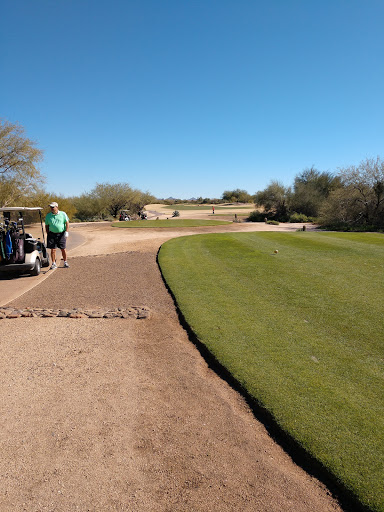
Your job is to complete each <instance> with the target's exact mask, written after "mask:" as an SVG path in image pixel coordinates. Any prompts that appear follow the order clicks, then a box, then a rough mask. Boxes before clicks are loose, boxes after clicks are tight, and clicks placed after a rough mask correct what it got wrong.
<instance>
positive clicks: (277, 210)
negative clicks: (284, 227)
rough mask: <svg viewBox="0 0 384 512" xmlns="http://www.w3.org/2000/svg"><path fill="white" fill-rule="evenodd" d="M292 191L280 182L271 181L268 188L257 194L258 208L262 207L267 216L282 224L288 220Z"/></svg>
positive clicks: (256, 202)
mask: <svg viewBox="0 0 384 512" xmlns="http://www.w3.org/2000/svg"><path fill="white" fill-rule="evenodd" d="M290 196H291V189H290V188H289V187H285V186H284V185H283V184H282V183H280V182H278V181H271V183H270V184H269V185H268V187H267V188H265V189H264V190H260V191H259V192H256V194H255V204H256V206H262V207H263V208H264V211H265V213H266V216H270V217H273V218H275V219H276V220H280V221H282V222H284V221H286V220H288V214H289V200H290Z"/></svg>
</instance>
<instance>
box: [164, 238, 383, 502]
mask: <svg viewBox="0 0 384 512" xmlns="http://www.w3.org/2000/svg"><path fill="white" fill-rule="evenodd" d="M275 250H277V251H278V252H277V253H275V252H274V251H275ZM159 263H160V266H161V269H162V272H163V275H164V277H165V279H166V281H167V283H168V284H169V286H170V288H171V289H172V292H173V293H174V295H175V297H176V300H177V303H178V305H179V307H180V309H181V311H182V312H183V314H184V316H185V318H186V320H187V321H188V323H189V325H190V326H191V328H192V329H193V330H194V332H195V333H196V335H197V337H198V338H199V339H200V340H201V341H202V342H203V343H204V344H205V345H206V346H207V347H208V348H209V350H210V351H211V352H212V353H213V354H214V355H215V356H216V358H217V359H218V360H219V361H220V362H221V363H222V364H223V365H224V366H225V367H226V368H227V369H228V370H229V371H230V372H231V373H232V374H233V375H234V377H235V378H236V379H237V380H238V381H239V382H240V383H241V384H242V385H243V386H245V388H246V389H247V390H248V391H249V392H250V393H251V395H253V396H254V397H255V398H256V399H257V400H258V401H259V402H260V403H261V404H262V405H263V406H265V407H266V408H267V409H268V410H269V411H270V412H271V413H272V415H273V416H274V418H275V419H276V421H277V422H278V423H279V425H280V426H281V427H282V428H283V429H284V430H285V431H287V432H289V433H290V434H291V435H292V436H294V438H295V439H296V440H297V441H298V442H299V443H300V444H301V445H302V446H303V448H304V449H305V450H307V451H308V452H309V453H310V454H312V455H313V456H314V457H316V458H317V459H318V460H319V461H321V463H322V464H323V465H324V466H325V467H326V468H327V469H328V470H329V471H330V472H331V473H333V474H334V475H335V478H336V479H338V480H339V481H340V482H342V484H343V485H344V486H345V487H346V488H347V489H349V490H350V491H351V492H353V493H354V494H355V495H356V496H357V497H358V499H359V500H360V501H361V502H362V503H364V504H365V505H367V506H368V507H370V509H371V510H375V511H384V483H383V474H384V321H383V318H384V306H383V304H384V235H381V234H372V233H365V234H358V233H353V234H349V233H348V234H347V233H305V232H301V233H298V232H297V233H271V232H262V233H231V234H218V235H196V236H193V237H182V238H177V239H173V240H170V241H169V242H167V243H166V244H164V245H163V246H162V248H161V250H160V253H159Z"/></svg>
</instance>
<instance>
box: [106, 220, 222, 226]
mask: <svg viewBox="0 0 384 512" xmlns="http://www.w3.org/2000/svg"><path fill="white" fill-rule="evenodd" d="M221 224H231V222H229V221H225V220H196V219H159V220H131V221H119V222H113V224H112V227H114V228H193V227H199V226H219V225H221Z"/></svg>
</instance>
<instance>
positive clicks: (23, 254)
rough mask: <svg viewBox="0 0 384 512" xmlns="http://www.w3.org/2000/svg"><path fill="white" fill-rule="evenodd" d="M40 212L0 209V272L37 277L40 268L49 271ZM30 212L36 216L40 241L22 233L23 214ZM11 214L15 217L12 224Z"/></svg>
mask: <svg viewBox="0 0 384 512" xmlns="http://www.w3.org/2000/svg"><path fill="white" fill-rule="evenodd" d="M41 210H42V208H38V207H36V208H26V207H23V206H20V207H19V206H10V207H8V208H0V272H9V273H15V274H25V273H29V274H30V275H32V276H38V275H39V274H40V270H41V267H49V255H48V252H47V249H46V245H45V235H44V226H43V220H42V216H41ZM34 211H38V212H39V216H40V224H41V232H42V235H43V241H41V239H40V238H37V239H36V238H34V237H33V236H32V235H31V234H29V233H26V232H25V229H24V219H23V213H25V212H34ZM1 214H2V215H1ZM12 214H13V215H16V216H17V220H16V221H12V220H11V216H12ZM1 216H2V217H3V218H2V219H1Z"/></svg>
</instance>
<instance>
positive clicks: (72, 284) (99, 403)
mask: <svg viewBox="0 0 384 512" xmlns="http://www.w3.org/2000/svg"><path fill="white" fill-rule="evenodd" d="M74 229H76V230H78V232H79V233H80V232H81V233H82V234H83V236H84V237H86V239H87V243H86V244H83V245H82V246H79V247H77V248H76V249H74V250H73V251H71V252H70V256H71V258H70V259H69V262H70V265H71V267H70V268H69V269H64V268H59V269H57V270H54V271H51V272H50V273H49V274H50V275H49V276H48V278H47V279H45V280H43V281H42V282H41V283H40V284H39V285H38V286H36V287H35V288H33V289H32V290H29V291H27V292H26V293H24V294H23V295H21V296H20V297H19V298H18V299H16V300H14V301H12V302H10V303H9V304H8V306H10V307H20V308H22V307H23V308H24V307H35V308H37V307H39V308H52V307H57V308H68V309H71V308H75V307H82V308H112V307H121V308H128V307H130V306H145V307H148V308H149V309H150V311H151V316H150V318H149V319H144V320H136V319H117V318H115V319H83V318H80V319H71V318H19V319H4V320H0V339H1V348H2V358H1V361H0V395H1V399H0V406H1V415H0V422H1V428H0V446H1V453H2V457H1V459H0V482H1V486H0V489H1V491H0V511H1V512H8V511H12V512H14V511H33V512H40V511H41V512H43V511H50V512H51V511H55V512H72V511H82V512H85V511H103V512H104V511H108V512H112V511H119V512H121V511H132V512H152V511H153V512H154V511H156V512H162V511H164V512H176V511H180V512H181V511H189V512H198V511H199V512H200V511H201V512H203V511H204V512H208V511H212V512H226V511H233V512H234V511H236V512H238V511H253V512H254V511H257V512H263V511H265V512H267V511H268V512H274V511H275V512H284V511H295V512H301V511H302V512H304V511H306V512H310V511H313V512H315V511H316V512H323V511H324V512H328V511H334V512H335V511H340V510H341V508H340V507H339V506H338V505H337V503H336V502H335V500H334V499H333V498H332V497H331V496H330V494H329V492H328V491H327V489H326V488H325V487H324V486H323V485H322V484H320V483H319V482H318V481H317V480H315V479H314V478H312V477H311V476H309V475H308V474H307V473H305V472H304V471H303V470H302V469H301V468H299V467H298V466H296V465H295V464H294V463H293V462H292V460H291V459H290V458H289V457H288V455H287V454H286V453H285V452H284V451H283V450H282V449H281V448H280V447H279V446H278V445H276V444H275V443H274V442H273V441H272V440H271V438H270V437H269V435H268V433H267V432H266V430H265V428H264V426H263V425H262V424H260V423H259V422H258V421H257V420H256V419H255V418H254V416H253V415H252V413H251V412H250V410H249V409H248V408H247V406H246V404H245V403H244V401H243V400H242V398H241V397H239V395H238V394H237V393H236V392H235V391H234V390H232V389H231V388H230V387H229V386H228V385H227V384H226V383H225V382H223V381H222V380H221V379H220V378H219V377H218V376H217V375H216V374H215V373H214V372H213V371H211V370H210V369H209V368H208V366H207V364H206V363H205V361H204V360H203V359H202V358H201V356H200V354H199V353H198V351H197V350H196V348H195V347H194V346H193V345H192V344H191V342H190V341H189V340H188V337H187V335H186V333H185V331H184V330H183V328H182V327H181V325H180V324H179V322H178V318H177V314H176V311H175V307H174V304H173V302H172V299H171V297H170V296H169V294H168V292H167V290H166V288H165V287H164V284H163V282H162V279H161V276H160V273H159V270H158V267H157V264H156V253H157V250H158V248H159V246H160V243H162V242H163V241H164V240H165V239H167V238H170V237H172V236H180V233H175V232H172V233H169V232H164V231H163V232H161V233H160V234H159V232H158V231H156V232H155V231H154V230H147V229H146V230H141V231H140V230H128V229H127V230H121V229H119V230H116V229H113V228H111V227H109V226H108V225H103V226H98V227H97V226H75V227H74ZM122 231H124V233H121V232H122ZM143 231H145V232H146V233H143ZM184 233H185V232H182V233H181V234H184Z"/></svg>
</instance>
